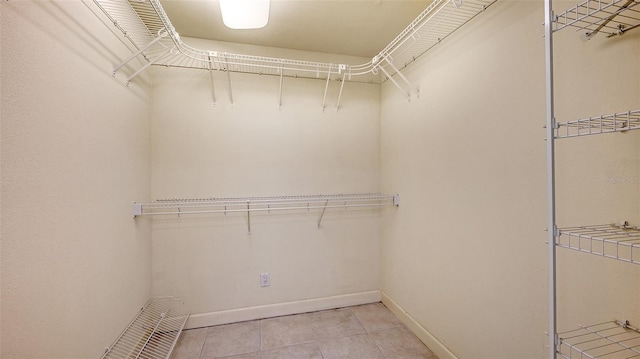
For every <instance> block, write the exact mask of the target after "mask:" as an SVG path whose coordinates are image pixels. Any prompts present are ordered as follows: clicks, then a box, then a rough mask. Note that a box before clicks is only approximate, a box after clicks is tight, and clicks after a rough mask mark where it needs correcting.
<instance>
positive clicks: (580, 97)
mask: <svg viewBox="0 0 640 359" xmlns="http://www.w3.org/2000/svg"><path fill="white" fill-rule="evenodd" d="M564 5H565V6H568V5H567V4H564ZM558 6H559V7H562V6H563V4H558ZM542 22H543V9H542V3H541V2H534V1H499V2H498V3H496V4H495V5H493V6H492V7H491V8H490V9H488V10H487V11H486V12H485V13H483V14H481V15H480V16H479V17H478V18H476V19H474V20H473V21H471V22H470V23H469V24H467V25H466V26H465V28H463V29H462V30H461V31H460V32H457V33H456V34H454V36H452V37H451V38H449V39H447V40H445V41H443V43H442V44H441V45H439V46H438V47H437V48H435V49H433V50H432V52H431V53H429V54H427V55H426V56H424V57H423V58H421V59H420V60H419V61H418V62H417V63H415V64H413V65H412V66H411V67H410V69H409V71H408V73H407V75H408V76H409V78H410V80H411V81H413V83H414V84H415V85H416V86H417V87H419V88H420V98H419V99H414V100H413V101H412V102H411V103H410V104H407V103H406V101H405V100H403V99H402V98H401V96H400V95H399V94H398V93H397V90H396V89H395V88H394V87H393V86H391V85H385V86H384V87H383V94H382V129H381V133H382V139H381V163H382V164H381V167H382V177H381V184H382V185H381V187H382V190H383V191H390V190H393V191H397V192H399V193H401V194H402V206H401V207H400V208H399V210H398V211H397V213H395V214H389V215H387V216H385V217H384V219H383V221H382V225H381V228H382V232H383V235H382V238H383V248H382V254H383V257H382V258H383V260H382V261H383V264H382V289H383V291H384V292H385V293H386V294H387V295H389V297H391V298H392V299H393V300H394V301H396V302H397V303H398V305H400V306H401V307H402V308H404V309H405V310H407V312H408V313H409V314H410V315H411V316H412V317H413V318H415V319H416V320H417V321H418V322H419V323H420V324H421V325H422V326H423V327H425V328H426V329H427V330H428V331H429V332H430V333H431V334H433V335H434V336H435V337H436V338H438V339H439V340H440V341H441V342H442V343H443V344H444V345H445V346H447V347H448V348H449V349H451V351H452V352H453V353H455V354H456V355H457V356H458V357H460V358H474V359H479V358H492V359H495V358H541V357H545V356H546V349H545V348H544V345H545V344H546V341H547V337H546V336H545V334H544V332H545V330H547V289H546V288H547V282H546V273H547V247H546V245H545V243H544V242H545V240H546V232H544V231H543V229H544V228H545V227H546V210H547V207H546V206H547V204H546V168H545V163H546V162H545V159H546V152H545V141H544V137H545V130H544V129H543V125H544V123H545V101H544V93H545V87H544V43H543V37H542V34H543V27H542V26H540V24H541V23H542ZM560 35H561V36H558V37H557V38H556V44H557V48H559V49H558V50H557V51H556V55H557V56H558V60H557V61H556V66H557V67H556V73H557V74H558V79H557V80H558V81H557V87H558V93H557V106H558V108H557V110H558V111H557V112H558V118H565V117H569V119H574V118H579V116H592V115H597V114H607V113H612V112H617V111H626V110H629V109H637V106H638V98H640V93H638V84H637V83H636V81H637V79H638V72H639V70H638V67H637V61H638V56H639V53H638V39H639V37H638V36H639V35H638V34H633V33H631V32H630V33H628V34H627V35H629V36H626V35H625V36H623V37H621V38H619V39H611V40H607V39H605V38H603V37H599V38H594V39H593V40H591V41H589V42H586V43H585V42H583V41H582V40H580V38H579V35H578V34H576V33H575V32H574V31H571V30H568V31H567V32H565V33H560ZM612 59H615V65H614V66H608V64H609V63H611V61H612ZM578 60H580V61H583V62H579V61H578ZM578 63H580V65H578ZM580 76H585V77H584V80H581V79H580V78H581V77H580ZM639 145H640V133H638V132H637V131H636V133H627V134H617V135H609V136H603V137H600V138H596V137H593V138H589V139H577V140H576V141H572V142H571V143H569V142H563V143H561V144H559V146H558V147H559V148H558V162H559V167H560V168H561V169H559V171H558V172H559V173H558V188H559V191H561V192H562V195H559V202H560V206H561V208H560V210H559V213H558V218H559V223H560V224H563V225H580V224H589V223H607V222H614V221H617V220H619V219H620V218H619V217H622V216H624V217H627V218H633V219H634V221H635V223H636V224H640V223H639V222H640V218H638V215H639V214H640V213H638V207H637V205H638V198H639V194H640V188H639V187H640V185H639V184H638V183H633V184H632V183H624V184H623V183H619V184H615V185H612V184H611V183H608V178H610V177H612V176H626V175H629V174H632V173H637V170H638V166H639V163H640V158H639V157H638V151H637V148H638V146H639ZM559 252H560V255H559V256H560V263H561V265H560V266H559V280H560V286H561V288H562V289H561V290H560V292H559V306H560V321H559V324H560V328H561V329H573V328H575V327H577V325H578V324H588V323H597V322H599V321H604V320H611V319H614V318H617V317H620V316H622V315H624V317H625V318H635V321H638V315H639V313H640V311H639V310H638V296H637V295H638V293H639V285H640V281H638V278H639V277H638V272H639V270H638V268H636V267H637V266H633V265H625V264H623V263H618V262H615V261H611V260H606V259H604V258H597V257H595V256H589V255H582V254H579V253H577V254H576V253H568V252H566V251H562V250H559ZM616 292H617V293H627V294H628V295H615V294H614V293H616ZM623 313H624V314H623Z"/></svg>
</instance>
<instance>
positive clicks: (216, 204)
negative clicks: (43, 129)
mask: <svg viewBox="0 0 640 359" xmlns="http://www.w3.org/2000/svg"><path fill="white" fill-rule="evenodd" d="M399 204H400V196H399V195H388V194H382V193H361V194H319V195H304V196H264V197H211V198H190V199H159V200H156V201H154V202H150V203H134V204H133V216H134V217H136V216H150V215H151V216H153V215H178V216H182V215H185V214H208V213H222V214H225V215H226V214H228V213H238V212H239V213H246V214H247V229H248V231H249V233H251V212H267V213H271V212H272V211H274V212H275V211H283V210H287V211H292V210H306V211H310V210H320V216H319V218H318V228H320V223H321V221H322V217H323V216H324V213H325V211H326V210H327V209H331V208H338V209H347V208H378V207H384V206H391V205H395V206H398V205H399Z"/></svg>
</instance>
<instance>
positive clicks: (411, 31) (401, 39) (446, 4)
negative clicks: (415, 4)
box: [372, 0, 495, 78]
mask: <svg viewBox="0 0 640 359" xmlns="http://www.w3.org/2000/svg"><path fill="white" fill-rule="evenodd" d="M494 2H495V0H457V1H456V0H436V1H433V2H432V3H431V4H430V5H429V7H427V8H426V9H425V10H424V11H423V12H422V13H421V14H420V15H419V16H418V17H417V18H416V19H415V20H414V21H412V22H411V23H410V24H409V26H407V27H406V28H405V29H404V30H403V31H402V32H401V33H400V34H398V36H396V38H395V39H393V40H392V41H391V42H390V43H389V44H388V45H387V46H386V47H385V48H384V49H382V51H380V53H379V54H378V55H377V56H375V57H374V58H373V60H372V62H373V65H374V70H375V69H376V67H375V65H376V64H378V63H380V62H381V61H382V60H386V61H388V62H387V63H386V64H385V63H383V64H382V66H383V68H389V70H387V71H386V72H385V75H387V78H389V77H390V76H393V75H394V74H395V73H397V71H398V70H402V69H404V68H405V67H407V66H408V65H409V64H411V63H412V62H414V61H415V60H416V59H417V58H418V57H420V56H421V55H422V54H424V53H425V52H427V51H429V50H430V49H431V48H432V47H434V46H436V45H437V44H439V43H440V42H441V41H442V40H444V39H445V38H447V37H448V36H449V35H451V34H452V33H453V32H454V31H456V30H457V29H459V28H460V27H461V26H462V25H464V24H466V23H467V22H468V21H469V20H471V19H473V18H474V17H475V16H477V15H478V14H480V13H482V12H483V11H484V10H486V9H487V8H488V7H489V6H490V5H492V4H493V3H494Z"/></svg>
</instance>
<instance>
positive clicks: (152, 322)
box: [102, 299, 189, 359]
mask: <svg viewBox="0 0 640 359" xmlns="http://www.w3.org/2000/svg"><path fill="white" fill-rule="evenodd" d="M188 318H189V314H181V313H178V312H176V311H175V310H174V309H172V308H171V307H170V306H169V305H167V303H166V301H165V300H162V299H151V300H149V301H148V302H147V304H145V305H144V306H143V307H142V308H141V309H140V312H139V313H138V315H136V317H135V318H134V319H133V320H132V321H131V323H130V324H129V325H128V326H127V328H126V329H125V330H124V331H123V332H122V334H120V336H119V337H118V339H116V341H115V342H114V343H113V344H112V345H111V346H110V347H109V348H107V350H106V351H105V353H104V355H103V356H102V359H129V358H140V359H161V358H167V359H168V358H169V356H170V355H171V352H172V351H173V348H174V347H175V345H176V343H177V341H178V337H179V336H180V333H181V332H182V329H184V325H185V324H186V322H187V319H188Z"/></svg>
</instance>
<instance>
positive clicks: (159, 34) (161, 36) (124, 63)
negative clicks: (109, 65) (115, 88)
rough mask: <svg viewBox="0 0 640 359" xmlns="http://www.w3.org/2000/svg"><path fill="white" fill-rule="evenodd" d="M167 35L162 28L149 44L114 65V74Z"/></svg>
mask: <svg viewBox="0 0 640 359" xmlns="http://www.w3.org/2000/svg"><path fill="white" fill-rule="evenodd" d="M167 35H168V33H167V31H166V30H165V29H164V28H162V29H161V30H160V31H158V36H157V37H155V38H154V39H153V40H151V41H150V42H149V43H148V44H146V45H144V46H143V47H142V48H141V49H140V50H138V51H136V52H134V53H133V54H131V56H129V57H128V58H127V59H126V60H124V61H123V62H121V63H120V65H118V66H116V67H114V68H113V76H115V75H116V72H118V70H120V69H121V68H122V66H124V65H126V64H128V63H129V62H130V61H131V60H133V59H135V58H136V57H138V56H139V55H140V54H142V53H143V52H144V51H145V50H147V49H148V48H150V47H151V46H153V45H154V44H155V43H157V42H158V41H160V40H162V39H163V38H165V37H167Z"/></svg>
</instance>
